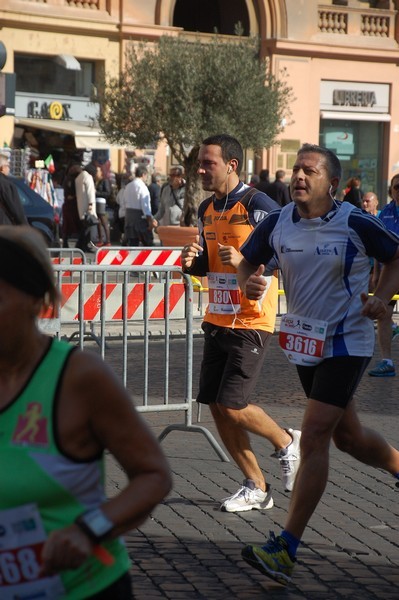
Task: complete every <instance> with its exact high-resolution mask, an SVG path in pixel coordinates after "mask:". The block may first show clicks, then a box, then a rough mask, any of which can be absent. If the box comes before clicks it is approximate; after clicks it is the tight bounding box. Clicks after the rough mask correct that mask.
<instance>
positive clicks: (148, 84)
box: [98, 35, 292, 225]
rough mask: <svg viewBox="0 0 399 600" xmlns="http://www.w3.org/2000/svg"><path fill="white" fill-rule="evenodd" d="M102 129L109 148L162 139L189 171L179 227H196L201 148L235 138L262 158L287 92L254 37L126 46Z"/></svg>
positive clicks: (284, 111)
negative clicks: (225, 136) (215, 138)
mask: <svg viewBox="0 0 399 600" xmlns="http://www.w3.org/2000/svg"><path fill="white" fill-rule="evenodd" d="M98 99H99V103H100V114H99V117H98V120H99V125H100V127H101V130H102V131H103V133H104V134H105V136H106V137H107V139H108V140H109V141H111V142H116V143H125V144H126V145H133V146H136V147H138V148H143V147H146V146H148V145H150V144H154V142H157V141H159V140H166V141H167V143H168V145H169V147H170V150H171V153H172V155H173V156H174V158H175V159H176V161H177V162H178V163H179V164H181V165H183V166H184V168H185V172H186V179H187V184H186V197H185V208H184V222H185V224H186V225H192V224H193V223H194V222H195V217H196V209H197V206H198V201H199V200H200V199H201V198H202V194H201V192H200V185H199V178H198V175H197V172H196V169H197V158H198V150H199V146H200V144H201V141H202V140H203V139H204V138H206V137H208V136H209V135H213V134H216V133H229V134H230V135H233V136H235V137H236V138H237V139H238V140H239V141H240V143H241V144H242V146H243V148H246V149H253V150H255V151H260V150H262V149H263V148H268V147H270V146H271V145H273V144H274V143H276V138H277V136H278V134H279V132H280V130H281V122H282V119H283V117H285V118H287V116H288V115H290V110H289V105H290V101H291V99H292V91H291V88H290V87H289V86H288V85H287V82H286V78H285V76H284V73H280V74H279V77H275V76H274V75H273V74H271V72H270V66H269V64H268V62H267V61H265V60H262V59H261V58H260V56H259V44H258V41H257V40H256V39H254V38H242V37H237V38H234V37H232V38H221V37H219V36H217V35H215V36H212V37H211V38H208V40H207V41H203V40H201V39H199V38H194V39H193V38H185V37H182V36H178V37H172V36H166V35H165V36H162V37H160V39H159V41H158V43H153V42H140V43H134V42H131V43H130V45H129V48H128V51H127V54H126V61H125V67H124V70H123V72H122V73H121V75H120V76H119V77H117V78H111V79H107V80H106V81H105V82H104V85H103V86H102V88H101V90H100V92H99V98H98Z"/></svg>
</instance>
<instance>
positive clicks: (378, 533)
mask: <svg viewBox="0 0 399 600" xmlns="http://www.w3.org/2000/svg"><path fill="white" fill-rule="evenodd" d="M110 348H111V349H110V350H109V351H108V353H107V356H106V360H107V362H109V363H110V364H112V365H113V366H114V368H115V370H116V371H118V368H120V367H119V366H118V365H119V364H120V354H119V350H120V348H119V346H118V342H112V343H111V344H110ZM128 352H129V354H128V363H129V381H128V388H129V390H130V391H131V392H132V394H133V398H134V400H135V402H136V404H137V405H140V402H141V400H140V396H141V389H142V384H143V383H142V382H143V372H144V368H143V365H142V363H143V360H142V356H143V350H142V342H140V340H134V341H130V342H129V349H128ZM164 353H165V347H164V344H163V342H162V340H151V341H150V381H149V394H150V397H151V398H152V399H155V401H158V400H159V398H160V397H161V396H162V393H163V389H164V385H165V377H164V367H163V357H164ZM184 353H185V342H184V340H183V339H173V340H171V357H170V370H169V384H168V387H169V394H170V401H172V402H173V401H181V400H182V393H183V383H184V382H183V379H184V374H183V373H182V368H181V365H182V364H183V357H184ZM201 353H202V338H201V337H200V336H199V337H196V338H195V340H194V364H195V365H196V366H195V369H194V390H193V396H194V397H195V393H196V383H197V378H198V377H197V376H198V369H199V364H200V360H201ZM394 358H395V359H396V362H397V364H399V343H398V342H397V341H396V342H394ZM357 398H358V400H357V402H358V407H359V413H360V415H361V419H362V421H363V422H364V423H365V424H368V425H370V426H372V427H373V428H375V429H377V430H379V431H380V432H381V433H382V434H383V435H384V436H385V437H386V438H387V439H388V441H389V442H391V443H393V444H394V445H396V446H397V445H398V443H399V439H398V438H399V436H398V406H399V374H398V376H397V377H393V378H386V379H376V378H372V377H369V376H368V375H367V374H366V375H365V376H364V378H363V380H362V382H361V385H360V387H359V390H358V394H357ZM254 401H255V402H257V403H259V404H260V405H261V406H262V407H264V408H267V411H268V412H269V414H270V415H271V416H272V417H273V418H275V419H276V420H277V421H278V422H279V423H280V424H281V425H282V426H289V427H295V428H299V427H300V424H301V418H302V414H303V411H304V407H305V400H304V397H303V393H302V390H301V388H300V385H299V383H298V380H297V376H296V371H295V368H294V367H293V366H292V365H290V364H289V363H288V362H287V361H286V359H285V358H284V356H283V354H282V352H281V351H280V350H279V348H278V346H277V340H276V338H273V340H272V344H271V348H270V351H269V354H268V357H267V360H266V362H265V364H264V367H263V372H262V375H261V377H260V380H259V383H258V385H257V388H256V391H255V394H254ZM194 413H195V421H196V417H197V410H196V407H195V408H194ZM145 419H146V420H147V421H148V422H149V423H150V424H151V427H152V428H153V429H154V431H155V433H156V434H157V435H159V434H160V433H161V432H162V431H163V429H164V428H165V426H166V425H168V424H170V423H180V424H181V423H183V422H184V415H183V414H181V413H179V412H162V413H161V412H158V413H156V414H153V413H149V414H146V415H145ZM200 424H201V425H202V426H204V427H205V428H206V429H207V430H209V431H210V432H211V433H212V434H214V435H215V437H216V438H217V434H216V433H215V428H214V426H213V422H212V419H211V417H210V414H209V412H208V409H206V408H202V411H201V423H200ZM217 439H218V438H217ZM253 443H254V448H255V451H256V454H257V456H258V458H259V462H260V464H261V465H262V468H263V469H264V471H265V473H266V474H267V480H268V481H269V482H270V483H271V485H272V487H273V498H274V507H273V508H272V509H270V510H265V511H257V510H252V511H249V512H247V513H237V514H229V513H223V512H221V511H220V510H219V503H220V499H221V498H223V497H225V496H228V495H229V494H231V493H232V492H234V491H236V489H238V487H239V485H240V483H241V474H240V472H239V470H238V468H237V467H236V466H235V465H234V464H233V463H232V462H222V461H221V460H220V459H219V457H218V456H217V454H216V452H215V451H214V449H213V448H212V447H211V445H210V443H209V441H208V439H207V438H206V437H205V436H204V435H202V434H201V433H198V432H195V433H194V432H185V431H172V432H171V433H169V434H168V435H167V436H166V438H165V439H164V440H163V442H162V445H163V448H164V450H165V452H166V454H167V456H168V458H169V460H170V464H171V467H172V471H173V475H174V488H173V490H172V492H171V493H170V495H169V497H168V498H167V499H166V500H165V501H164V502H163V503H162V504H161V505H160V506H159V507H157V509H156V510H155V511H154V513H153V515H152V516H151V518H150V519H149V520H148V521H147V522H146V523H145V524H144V525H143V526H142V527H141V528H140V529H139V530H138V531H135V532H132V533H130V534H128V535H127V536H126V543H127V547H128V550H129V554H130V556H131V558H132V577H133V585H134V591H135V598H136V599H138V600H144V599H146V600H153V599H154V600H155V599H157V598H170V599H173V600H176V599H179V598H181V599H184V600H189V599H194V598H195V599H200V598H204V599H205V598H206V599H209V600H222V599H225V598H226V599H227V598H237V599H242V600H247V599H250V598H268V599H272V600H274V599H281V600H296V599H300V598H301V599H303V598H305V599H308V600H340V599H343V598H351V600H372V599H373V600H374V599H384V600H398V598H399V522H398V516H399V504H398V499H399V490H397V489H395V487H394V480H393V478H392V477H390V476H388V475H387V474H385V473H384V472H382V471H379V470H375V469H372V468H369V467H366V466H364V465H362V464H360V463H358V462H356V461H355V460H354V459H352V458H350V457H349V456H346V455H344V454H342V453H340V452H338V451H337V450H336V449H335V448H333V449H332V451H331V464H330V481H329V483H328V486H327V490H326V492H325V494H324V496H323V498H322V500H321V502H320V504H319V506H318V508H317V510H316V512H315V514H314V515H313V517H312V519H311V522H310V525H309V527H308V528H307V529H306V531H305V535H304V538H303V544H302V546H301V547H300V549H299V553H298V563H297V565H296V568H295V572H294V577H293V582H292V584H291V585H290V586H289V587H288V588H283V587H282V586H280V585H279V584H277V583H274V582H273V581H272V580H269V579H268V578H266V577H264V576H263V575H262V574H261V573H259V572H258V571H256V570H254V569H252V568H251V567H249V566H248V565H247V564H246V563H245V562H244V561H243V560H242V559H241V556H240V552H241V549H242V547H243V546H244V545H245V544H246V543H262V542H263V541H264V540H265V538H266V537H267V535H268V532H269V530H270V529H273V530H275V531H276V532H279V531H280V529H281V527H282V526H283V523H284V520H285V516H286V512H287V507H288V502H289V494H286V493H284V492H283V491H282V487H281V484H280V475H279V465H278V461H277V460H276V459H273V458H270V454H271V452H272V450H273V449H272V448H271V446H270V444H269V443H265V442H264V441H262V440H261V439H259V438H254V440H253ZM107 465H108V471H107V473H108V474H107V490H108V493H109V494H110V495H112V494H114V493H117V491H118V490H119V488H120V487H122V486H123V482H124V475H123V473H122V471H121V469H120V468H119V467H118V465H116V464H115V462H114V461H113V459H112V458H110V457H108V462H107Z"/></svg>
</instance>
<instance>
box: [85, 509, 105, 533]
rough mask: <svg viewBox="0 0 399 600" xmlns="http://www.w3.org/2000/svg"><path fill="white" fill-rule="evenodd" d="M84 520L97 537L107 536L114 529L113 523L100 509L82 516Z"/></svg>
mask: <svg viewBox="0 0 399 600" xmlns="http://www.w3.org/2000/svg"><path fill="white" fill-rule="evenodd" d="M82 518H83V520H84V522H85V523H86V524H87V526H88V527H89V528H90V529H91V530H92V532H93V533H94V534H95V535H96V536H97V537H101V536H103V535H105V534H106V533H108V531H111V529H112V527H113V523H112V522H111V521H110V520H109V519H108V518H107V517H106V516H105V515H104V513H103V512H102V510H101V509H99V508H98V509H96V510H92V511H90V512H88V513H86V514H85V515H82Z"/></svg>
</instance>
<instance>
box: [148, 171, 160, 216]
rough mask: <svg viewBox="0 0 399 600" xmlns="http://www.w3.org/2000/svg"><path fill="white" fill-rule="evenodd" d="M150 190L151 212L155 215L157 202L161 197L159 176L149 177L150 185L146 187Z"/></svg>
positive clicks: (157, 206)
mask: <svg viewBox="0 0 399 600" xmlns="http://www.w3.org/2000/svg"><path fill="white" fill-rule="evenodd" d="M148 189H149V190H150V199H151V212H152V214H153V215H156V214H157V212H158V209H159V201H160V197H161V176H160V174H159V173H153V174H152V175H151V183H150V185H149V186H148Z"/></svg>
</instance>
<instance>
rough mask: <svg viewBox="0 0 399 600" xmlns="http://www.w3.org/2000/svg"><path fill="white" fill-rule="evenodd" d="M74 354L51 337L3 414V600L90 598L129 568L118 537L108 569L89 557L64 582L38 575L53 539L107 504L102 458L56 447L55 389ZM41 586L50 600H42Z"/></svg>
mask: <svg viewBox="0 0 399 600" xmlns="http://www.w3.org/2000/svg"><path fill="white" fill-rule="evenodd" d="M72 349H73V347H72V346H70V345H69V344H66V343H65V342H61V341H59V340H56V339H54V340H52V341H51V345H50V347H49V349H48V351H47V353H46V354H45V356H44V357H43V358H42V360H41V361H40V363H39V364H38V365H37V367H36V368H35V370H34V372H33V373H32V375H31V377H30V379H29V381H28V383H27V384H26V385H25V387H24V389H23V390H22V391H21V393H20V394H19V395H18V396H17V397H16V398H14V400H13V401H12V402H11V403H10V404H9V405H8V406H7V407H6V408H4V409H3V410H1V411H0V456H1V462H0V490H1V493H0V527H1V526H3V528H5V534H4V535H2V536H1V537H0V598H2V599H3V598H4V599H7V598H8V597H9V598H13V597H18V595H19V594H21V597H25V596H24V595H23V593H26V592H29V594H31V593H33V592H34V593H35V597H36V594H38V595H37V597H51V598H68V599H71V600H78V599H83V598H87V597H88V596H92V595H93V594H95V593H98V592H99V591H101V590H103V589H105V588H106V587H108V586H109V585H111V584H112V583H113V582H114V581H116V580H117V579H118V578H119V577H121V576H122V575H123V574H124V573H125V572H126V571H127V570H128V569H129V566H130V563H129V558H128V556H127V552H126V549H125V547H124V545H123V543H122V541H121V540H120V539H115V540H112V541H109V542H104V543H103V546H104V547H105V548H106V549H107V551H108V553H110V554H111V555H112V556H113V558H114V561H113V564H112V565H110V566H105V565H104V564H102V563H101V562H100V561H99V560H98V559H97V558H96V557H94V556H92V557H90V558H89V559H88V560H87V561H86V562H85V563H84V565H82V567H80V568H79V569H74V570H70V571H64V572H63V573H62V574H60V577H51V578H46V579H43V578H40V575H39V557H40V552H41V548H42V546H43V543H44V541H45V539H46V537H47V536H48V534H49V533H50V532H51V531H53V530H56V529H61V528H63V527H66V526H68V525H70V524H71V523H73V522H74V520H75V519H76V517H77V516H78V515H79V514H81V513H82V512H84V511H85V510H87V509H89V508H94V507H97V506H99V505H100V504H102V503H103V502H104V500H105V493H104V461H103V456H102V455H101V456H99V457H98V458H97V459H95V460H92V461H89V462H84V461H76V460H73V459H72V458H71V457H68V456H66V455H65V454H63V453H62V451H61V450H60V448H59V446H58V440H57V431H56V429H55V422H56V420H55V419H56V414H55V413H56V406H57V397H58V390H59V387H60V383H61V378H62V375H63V372H64V369H65V366H66V364H67V361H68V359H69V356H70V354H71V351H72ZM3 533H4V532H3V531H2V534H3ZM45 586H47V588H45ZM44 588H45V589H47V592H46V593H47V594H50V595H49V596H41V595H39V594H40V593H43V592H42V590H43V589H44ZM49 589H50V590H51V591H50V592H48V590H49Z"/></svg>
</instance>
